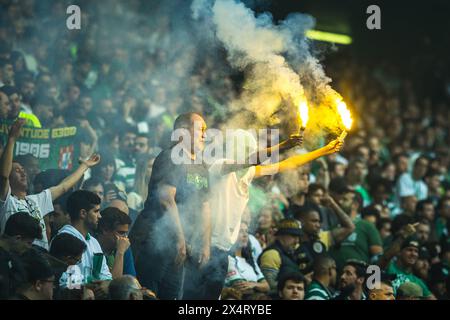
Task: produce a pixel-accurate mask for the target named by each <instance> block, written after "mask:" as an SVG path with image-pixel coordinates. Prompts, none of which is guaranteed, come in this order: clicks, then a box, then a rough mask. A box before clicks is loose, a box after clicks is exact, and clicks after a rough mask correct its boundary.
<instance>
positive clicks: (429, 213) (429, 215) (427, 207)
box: [419, 203, 434, 222]
mask: <svg viewBox="0 0 450 320" xmlns="http://www.w3.org/2000/svg"><path fill="white" fill-rule="evenodd" d="M419 217H421V218H425V219H427V220H428V221H430V222H433V221H434V206H433V204H432V203H425V204H424V205H423V208H422V210H420V211H419Z"/></svg>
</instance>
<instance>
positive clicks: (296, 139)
mask: <svg viewBox="0 0 450 320" xmlns="http://www.w3.org/2000/svg"><path fill="white" fill-rule="evenodd" d="M231 138H232V139H235V138H237V141H238V143H239V142H240V143H241V145H237V146H236V148H235V151H236V152H235V154H234V159H218V160H216V161H215V162H213V164H212V165H211V166H210V167H209V178H210V184H211V191H210V192H211V195H210V205H211V212H214V214H213V215H212V216H211V220H212V237H211V261H210V263H209V264H208V265H206V266H205V268H204V272H205V274H208V275H214V276H209V277H204V279H205V282H209V284H208V287H209V288H210V296H211V297H212V296H214V291H217V294H219V293H220V290H217V289H221V288H222V286H223V282H224V280H225V275H226V270H227V255H228V254H227V252H228V251H229V250H230V248H231V247H232V245H233V244H234V243H235V242H236V241H237V239H238V235H239V228H240V225H241V220H242V215H243V213H244V210H245V208H246V206H247V203H248V200H249V187H250V184H251V182H252V180H253V179H256V178H259V177H263V176H266V175H274V174H276V173H279V172H285V171H287V170H291V169H296V168H298V167H300V166H302V165H304V164H306V163H308V162H310V161H313V160H315V159H317V158H319V157H322V156H325V155H329V154H333V153H335V152H338V151H339V150H340V148H341V146H342V141H341V140H340V139H336V140H333V141H331V142H330V143H329V144H328V145H327V146H325V147H323V148H320V149H317V150H314V151H312V152H309V153H307V154H301V155H295V156H292V157H290V158H288V159H286V160H283V161H281V162H278V163H273V164H259V162H260V161H259V160H260V159H257V160H258V161H257V162H258V164H257V165H255V164H251V163H250V161H249V160H250V159H253V157H254V155H255V154H257V155H258V157H257V158H259V155H260V154H264V151H258V150H257V143H256V140H255V138H254V137H253V135H252V134H251V133H249V132H247V131H245V130H236V131H235V132H234V136H231ZM302 139H303V138H302V137H301V136H299V135H292V136H291V137H290V138H289V139H288V140H286V141H283V142H281V143H280V144H279V145H276V146H274V147H271V148H268V149H266V150H265V155H270V154H272V153H273V152H275V151H283V150H287V149H290V148H292V147H294V146H296V145H301V143H302ZM235 159H247V161H246V162H245V164H236V160H235Z"/></svg>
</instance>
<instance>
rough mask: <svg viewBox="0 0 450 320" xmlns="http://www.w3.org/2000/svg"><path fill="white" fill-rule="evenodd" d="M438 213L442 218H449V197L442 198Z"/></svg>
mask: <svg viewBox="0 0 450 320" xmlns="http://www.w3.org/2000/svg"><path fill="white" fill-rule="evenodd" d="M439 215H440V216H441V217H442V218H445V219H450V198H446V199H445V200H442V203H441V205H440V208H439Z"/></svg>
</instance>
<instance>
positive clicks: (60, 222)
mask: <svg viewBox="0 0 450 320" xmlns="http://www.w3.org/2000/svg"><path fill="white" fill-rule="evenodd" d="M53 208H54V211H53V212H52V213H50V214H49V222H50V226H51V229H52V233H53V234H55V233H56V232H58V230H59V229H61V228H62V227H63V226H65V225H66V224H69V223H70V215H69V214H68V213H67V212H65V211H64V210H63V208H62V207H61V205H59V204H54V205H53Z"/></svg>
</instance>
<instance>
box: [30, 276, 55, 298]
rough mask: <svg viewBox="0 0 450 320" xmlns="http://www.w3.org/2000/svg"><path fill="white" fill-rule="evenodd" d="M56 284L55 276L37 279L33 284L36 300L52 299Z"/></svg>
mask: <svg viewBox="0 0 450 320" xmlns="http://www.w3.org/2000/svg"><path fill="white" fill-rule="evenodd" d="M54 285H55V277H50V278H47V279H42V280H37V281H36V282H35V283H34V284H33V291H34V293H35V296H36V300H52V299H53V287H54Z"/></svg>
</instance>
